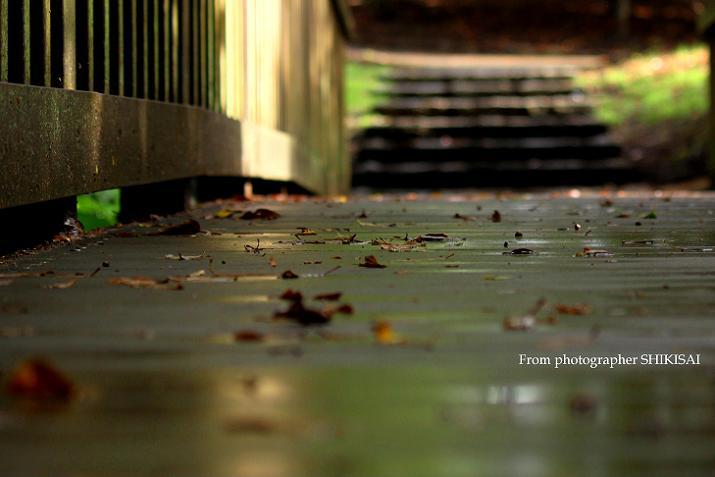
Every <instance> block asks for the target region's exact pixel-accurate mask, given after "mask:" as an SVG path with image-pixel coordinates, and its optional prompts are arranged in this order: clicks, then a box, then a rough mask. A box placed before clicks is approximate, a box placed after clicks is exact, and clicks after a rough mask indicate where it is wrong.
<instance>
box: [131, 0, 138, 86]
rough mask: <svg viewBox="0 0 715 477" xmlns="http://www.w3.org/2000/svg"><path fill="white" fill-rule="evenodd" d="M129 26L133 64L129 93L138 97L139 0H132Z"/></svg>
mask: <svg viewBox="0 0 715 477" xmlns="http://www.w3.org/2000/svg"><path fill="white" fill-rule="evenodd" d="M129 28H130V29H131V32H130V35H131V42H130V43H131V51H130V55H131V65H132V77H131V80H132V84H131V87H130V89H129V95H130V96H132V97H134V98H136V97H137V92H138V89H137V65H138V61H137V28H138V26H137V0H131V18H130V19H129Z"/></svg>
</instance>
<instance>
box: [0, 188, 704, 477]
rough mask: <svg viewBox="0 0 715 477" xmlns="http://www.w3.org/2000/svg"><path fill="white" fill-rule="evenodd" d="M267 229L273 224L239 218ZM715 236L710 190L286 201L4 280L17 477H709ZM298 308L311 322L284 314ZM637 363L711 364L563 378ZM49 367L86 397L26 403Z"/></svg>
mask: <svg viewBox="0 0 715 477" xmlns="http://www.w3.org/2000/svg"><path fill="white" fill-rule="evenodd" d="M259 208H266V209H270V210H271V211H274V212H277V213H278V214H280V217H278V218H276V219H275V220H260V219H255V220H241V219H240V218H239V217H241V216H242V214H244V213H245V212H246V211H251V212H255V211H256V210H257V209H259ZM226 209H228V210H231V211H233V212H232V213H233V215H232V216H231V217H226V218H216V217H215V216H216V215H218V216H227V215H229V212H226V211H225V210H226ZM221 211H223V212H221ZM495 211H498V214H496V213H495ZM217 213H218V214H217ZM714 214H715V195H712V194H701V195H684V196H677V195H674V196H672V197H671V196H667V197H666V196H655V195H647V194H644V195H638V194H633V195H625V196H620V195H618V196H610V197H609V196H605V195H593V196H586V195H584V196H582V197H578V198H575V197H569V195H568V194H551V195H513V196H512V195H503V196H501V197H494V196H490V195H486V194H480V195H461V196H460V195H451V196H435V195H427V196H410V195H403V196H374V197H362V198H361V197H357V198H353V199H350V200H349V201H347V202H346V201H344V200H323V199H313V198H305V199H303V200H294V198H289V199H286V200H276V199H272V200H263V201H253V202H225V203H221V204H213V205H210V206H205V207H202V208H199V209H196V210H194V211H192V212H191V213H190V215H191V216H192V217H193V218H195V219H196V220H198V222H199V223H200V228H201V232H199V233H196V234H192V235H166V234H163V235H162V234H156V232H157V231H161V230H165V229H162V227H164V226H165V225H166V223H173V224H177V223H182V222H184V221H186V220H187V219H188V217H187V216H185V215H180V216H176V217H171V218H169V219H167V220H166V221H161V222H160V223H156V224H152V226H143V227H139V226H132V227H127V228H123V229H120V230H117V231H111V232H109V233H107V234H104V235H99V236H94V237H86V238H82V239H80V240H78V241H74V242H72V243H70V244H66V245H60V246H55V247H52V248H50V249H47V250H39V251H35V252H33V253H31V254H28V255H25V256H22V257H19V258H15V259H6V260H5V261H4V262H3V263H2V264H1V265H0V273H1V274H2V275H0V285H1V286H0V337H2V338H0V342H1V343H2V345H1V346H0V371H1V372H2V375H1V376H2V379H3V380H4V381H5V383H6V385H7V386H6V388H5V389H4V390H3V392H2V393H1V394H0V475H3V476H6V477H10V476H29V475H32V476H99V475H101V476H110V477H114V476H130V475H131V476H165V475H171V476H186V477H189V476H191V477H195V476H271V477H272V476H286V477H288V476H291V477H293V476H311V477H328V476H355V477H366V476H370V477H382V476H384V477H394V476H401V475H402V476H410V477H421V476H424V477H437V476H444V477H455V476H474V475H488V476H513V475H519V476H534V477H541V476H543V477H547V476H549V477H551V476H571V475H583V476H593V477H596V476H615V475H628V476H649V477H652V476H656V475H663V476H665V475H674V476H675V475H687V476H691V477H692V476H701V475H702V476H706V475H707V476H712V472H713V469H714V468H715V454H713V452H712V451H713V448H715V321H714V320H713V318H715V215H714ZM259 215H260V213H259ZM189 231H190V230H189ZM517 232H518V233H517ZM440 234H446V236H447V237H446V238H445V237H443V236H441V235H440ZM517 236H518V238H517ZM526 250H531V251H533V253H527V252H526ZM514 251H517V252H519V251H521V252H524V253H511V252H514ZM505 252H506V254H505ZM371 255H373V256H375V257H376V259H377V263H378V264H381V265H384V267H385V268H369V267H364V266H360V264H364V263H365V257H367V256H371ZM167 256H169V257H168V258H167ZM180 257H181V258H183V260H178V259H177V258H180ZM368 263H370V261H369V260H368ZM286 271H291V272H293V273H294V274H295V275H298V278H295V279H285V278H280V276H281V275H283V274H284V272H286ZM50 272H51V273H50ZM137 277H142V278H137ZM287 289H292V290H295V291H300V292H301V293H302V295H303V297H304V300H303V308H302V309H301V308H300V306H299V305H296V303H297V302H296V301H295V298H294V299H293V300H294V301H293V307H292V312H289V313H287V314H288V316H287V317H286V316H283V317H280V316H276V313H279V314H280V313H281V312H283V313H284V314H285V312H286V310H291V308H290V307H291V304H290V303H291V302H290V301H289V300H285V299H281V298H279V297H280V296H281V295H282V294H284V292H285V291H286V290H287ZM337 292H340V293H342V295H341V296H340V297H339V299H338V300H337V301H318V300H314V299H313V298H314V297H315V296H316V295H320V294H323V295H324V294H334V293H337ZM323 298H333V299H334V298H336V297H335V296H327V297H323ZM345 305H350V307H347V306H345ZM350 308H352V310H351V309H350ZM350 311H352V314H350ZM316 320H318V321H320V320H323V321H327V320H329V322H328V323H327V324H325V325H323V326H303V325H301V324H300V322H301V321H302V322H306V321H316ZM376 322H379V323H376ZM619 353H620V354H621V355H623V356H624V357H637V358H638V359H640V355H641V354H643V353H682V354H685V355H690V354H694V355H695V354H699V355H700V356H699V360H700V363H701V364H700V365H684V366H655V365H654V366H645V365H641V364H635V365H617V366H615V367H614V368H613V369H610V367H609V366H607V365H606V366H599V367H598V368H596V369H591V368H590V367H588V366H584V365H576V366H561V367H560V368H559V369H554V363H555V360H556V358H557V357H559V356H563V355H564V354H565V355H567V356H569V357H578V356H579V355H582V356H584V357H586V358H589V359H590V358H594V357H614V356H618V354H619ZM521 354H524V355H526V356H528V357H541V358H550V359H551V361H552V363H551V365H542V366H526V365H519V360H520V355H521ZM35 357H42V358H43V359H44V360H46V362H47V363H49V365H50V366H53V367H55V368H56V369H57V370H59V371H60V372H62V373H63V374H65V375H66V376H67V378H68V379H69V380H70V383H66V384H68V385H69V386H70V390H71V392H68V393H64V396H60V397H59V398H57V399H46V398H43V397H41V396H38V394H41V393H40V392H38V389H37V387H38V383H35V384H34V385H33V384H32V382H30V384H27V379H25V381H24V382H25V386H24V387H23V386H21V385H19V384H18V381H20V384H22V378H21V377H19V376H18V374H17V368H18V366H20V365H21V363H23V362H24V363H25V368H24V370H25V377H27V374H28V373H29V374H30V376H31V377H33V376H35V375H34V374H33V372H34V373H36V371H37V370H36V367H35V368H33V367H32V366H31V365H28V362H27V360H28V359H32V358H35ZM30 381H32V379H30ZM40 384H42V380H40ZM55 387H56V386H55ZM52 389H54V388H53V387H52V386H50V391H51V390H52ZM59 394H62V393H59Z"/></svg>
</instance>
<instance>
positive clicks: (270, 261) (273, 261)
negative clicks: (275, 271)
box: [268, 257, 278, 268]
mask: <svg viewBox="0 0 715 477" xmlns="http://www.w3.org/2000/svg"><path fill="white" fill-rule="evenodd" d="M268 264H269V265H270V266H271V268H276V267H277V266H278V262H276V259H275V258H273V257H268Z"/></svg>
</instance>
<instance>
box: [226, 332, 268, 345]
mask: <svg viewBox="0 0 715 477" xmlns="http://www.w3.org/2000/svg"><path fill="white" fill-rule="evenodd" d="M265 338H266V337H265V335H264V334H263V333H260V332H258V331H254V330H240V331H236V332H235V333H234V334H233V339H234V340H236V341H243V342H254V343H255V342H260V341H263V340H265Z"/></svg>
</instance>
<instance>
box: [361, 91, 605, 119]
mask: <svg viewBox="0 0 715 477" xmlns="http://www.w3.org/2000/svg"><path fill="white" fill-rule="evenodd" d="M590 111H591V103H590V102H589V101H588V99H587V98H586V96H585V95H583V94H567V95H554V96H543V95H541V96H491V97H482V98H462V97H459V98H430V97H427V98H395V99H392V100H390V101H389V102H387V103H385V104H382V105H379V106H377V107H375V108H374V112H376V113H378V114H383V115H387V116H421V115H427V116H454V115H462V116H469V115H474V116H478V115H484V114H489V115H512V116H513V115H520V116H523V115H531V116H535V115H548V114H553V115H569V114H587V113H589V112H590Z"/></svg>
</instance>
